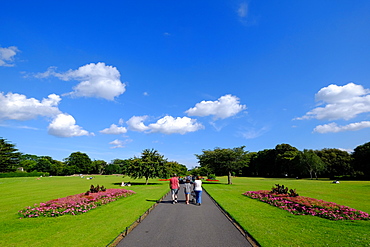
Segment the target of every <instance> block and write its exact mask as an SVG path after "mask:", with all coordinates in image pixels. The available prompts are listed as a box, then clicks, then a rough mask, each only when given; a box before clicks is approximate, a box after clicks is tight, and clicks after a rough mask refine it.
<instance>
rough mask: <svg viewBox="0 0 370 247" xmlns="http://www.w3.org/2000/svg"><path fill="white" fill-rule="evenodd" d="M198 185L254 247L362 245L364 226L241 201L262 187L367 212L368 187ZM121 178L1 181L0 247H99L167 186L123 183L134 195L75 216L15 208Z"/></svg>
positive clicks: (367, 233) (369, 237)
mask: <svg viewBox="0 0 370 247" xmlns="http://www.w3.org/2000/svg"><path fill="white" fill-rule="evenodd" d="M219 179H220V180H221V181H220V183H210V184H207V183H204V188H205V189H206V190H207V191H208V192H209V193H210V194H211V196H212V197H214V198H215V199H216V200H217V201H218V203H219V204H220V205H221V206H222V207H223V208H224V209H225V210H227V211H228V212H229V214H231V215H232V217H233V218H235V219H236V220H237V221H238V223H239V224H240V225H241V226H242V227H243V228H244V229H246V230H247V231H248V232H249V233H250V234H251V235H252V236H253V237H254V238H255V239H257V241H258V242H259V243H260V244H261V245H262V246H370V244H369V243H370V221H330V220H327V219H322V218H318V217H314V216H297V215H292V214H289V213H288V212H286V211H284V210H281V209H278V208H274V207H273V206H270V205H268V204H265V203H262V202H259V201H257V200H253V199H250V198H248V197H246V196H243V195H242V193H244V192H245V191H251V190H269V189H271V187H272V186H274V184H276V183H279V184H284V185H286V186H288V187H289V188H293V189H297V192H298V193H299V194H300V195H302V196H307V197H312V198H317V199H323V200H325V201H331V202H335V203H338V204H342V205H346V206H349V207H352V208H355V209H358V210H362V211H365V212H370V200H369V196H370V182H369V181H341V183H340V184H332V183H330V182H331V181H329V180H318V181H316V180H303V179H302V180H295V179H267V178H233V185H227V184H226V181H227V178H224V177H223V178H219ZM122 181H125V182H127V181H128V179H127V178H122V176H96V177H95V178H94V179H93V180H86V179H82V178H80V177H45V178H41V179H40V180H37V179H36V178H1V179H0V191H1V194H2V195H1V200H0V229H1V231H0V246H106V245H107V244H108V243H110V242H111V241H112V240H114V239H115V238H116V237H117V236H118V235H119V233H120V232H122V231H123V230H124V229H125V228H126V227H127V226H129V225H131V224H132V223H133V222H134V221H135V220H137V218H138V217H139V216H140V215H142V214H143V213H144V212H145V211H146V210H147V209H148V208H150V207H151V206H152V205H153V204H154V203H155V201H156V200H158V199H160V198H161V197H162V196H163V195H165V194H166V193H167V192H168V190H169V189H168V182H160V181H158V180H149V183H150V185H148V186H146V185H143V183H144V182H145V181H144V180H131V182H132V184H133V186H131V187H125V188H128V189H131V190H134V191H135V192H136V194H135V195H133V196H130V197H127V198H122V199H119V200H118V201H116V202H112V203H110V204H108V205H104V206H101V207H98V208H96V209H94V210H91V211H89V212H87V213H85V214H82V215H78V216H70V215H66V216H62V217H57V218H31V219H19V216H18V214H17V212H18V210H21V209H23V208H25V207H26V206H32V205H34V204H35V203H40V202H46V201H48V200H51V199H56V198H60V197H65V196H68V195H74V194H78V193H82V192H85V191H87V190H88V189H89V187H90V185H91V184H93V185H97V184H99V185H104V186H105V187H106V188H122V187H120V186H119V185H120V184H121V182H122Z"/></svg>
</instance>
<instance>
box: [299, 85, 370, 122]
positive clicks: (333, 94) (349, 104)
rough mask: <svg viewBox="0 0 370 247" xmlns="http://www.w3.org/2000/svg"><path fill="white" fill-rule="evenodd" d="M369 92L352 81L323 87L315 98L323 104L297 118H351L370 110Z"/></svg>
mask: <svg viewBox="0 0 370 247" xmlns="http://www.w3.org/2000/svg"><path fill="white" fill-rule="evenodd" d="M369 93H370V91H369V90H368V89H364V88H363V87H362V86H361V85H356V84H354V83H348V84H347V85H344V86H337V85H330V86H328V87H324V88H322V89H321V90H320V91H319V92H318V93H317V94H316V100H317V101H320V102H321V104H323V105H324V106H319V107H316V108H315V109H313V110H312V111H309V112H307V113H306V114H305V115H304V116H303V117H301V118H297V119H300V120H301V119H310V118H316V119H320V120H337V119H344V120H349V119H352V118H354V117H356V116H357V115H359V114H361V113H365V112H370V95H369Z"/></svg>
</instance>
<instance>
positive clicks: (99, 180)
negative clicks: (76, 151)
mask: <svg viewBox="0 0 370 247" xmlns="http://www.w3.org/2000/svg"><path fill="white" fill-rule="evenodd" d="M122 180H123V179H122V176H95V178H94V179H93V180H86V179H81V178H80V177H44V178H41V179H40V180H37V179H36V178H28V177H27V178H2V179H0V188H1V200H0V229H1V231H0V246H17V247H18V246H106V245H107V244H108V243H109V242H111V241H112V240H113V239H115V238H116V237H117V236H118V235H119V234H120V233H121V232H122V231H123V230H124V229H125V228H126V227H127V226H129V225H131V224H132V223H133V222H134V221H135V220H137V219H138V217H139V216H140V215H142V214H143V213H145V211H146V210H147V209H148V208H150V207H151V206H152V205H153V204H154V203H155V202H156V201H157V200H159V199H160V198H161V197H162V196H163V195H165V194H166V193H167V192H168V182H160V181H158V180H149V183H151V184H150V185H148V186H146V185H144V184H143V183H144V182H145V181H144V180H135V181H134V180H131V182H132V185H133V186H131V187H120V184H121V182H122ZM124 180H125V181H126V180H127V178H125V179H124ZM91 184H93V185H94V186H96V185H97V184H99V185H104V186H105V187H106V188H126V189H130V190H133V191H135V192H136V194H135V195H132V196H129V197H127V198H122V199H119V200H118V201H115V202H111V203H109V204H107V205H103V206H101V207H98V208H96V209H93V210H91V211H89V212H87V213H85V214H82V215H78V216H71V215H65V216H61V217H56V218H49V217H40V218H30V219H19V216H18V211H19V210H21V209H24V208H25V207H27V206H33V205H34V204H35V203H40V202H45V201H48V200H51V199H56V198H60V197H65V196H69V195H74V194H78V193H82V192H85V191H87V190H89V188H90V185H91Z"/></svg>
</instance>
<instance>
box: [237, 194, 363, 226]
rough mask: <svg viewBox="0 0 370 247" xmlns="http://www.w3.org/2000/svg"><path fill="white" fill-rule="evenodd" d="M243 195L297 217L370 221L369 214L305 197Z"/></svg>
mask: <svg viewBox="0 0 370 247" xmlns="http://www.w3.org/2000/svg"><path fill="white" fill-rule="evenodd" d="M243 195H246V196H248V197H250V198H253V199H257V200H260V201H262V202H265V203H268V204H270V205H273V206H275V207H278V208H281V209H284V210H286V211H288V212H290V213H292V214H295V215H312V216H318V217H322V218H326V219H330V220H370V215H369V214H368V213H365V212H362V211H359V210H356V209H353V208H349V207H347V206H342V205H338V204H336V203H333V202H326V201H323V200H317V199H313V198H309V197H304V196H297V197H289V196H286V195H278V194H271V193H270V192H269V191H266V190H260V191H247V192H245V193H244V194H243Z"/></svg>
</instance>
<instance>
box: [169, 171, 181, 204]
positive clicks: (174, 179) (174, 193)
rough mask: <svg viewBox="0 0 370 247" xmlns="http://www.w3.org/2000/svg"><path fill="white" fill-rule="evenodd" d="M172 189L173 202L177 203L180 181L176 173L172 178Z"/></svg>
mask: <svg viewBox="0 0 370 247" xmlns="http://www.w3.org/2000/svg"><path fill="white" fill-rule="evenodd" d="M170 189H171V197H172V203H173V204H175V203H177V194H178V193H179V189H180V182H179V179H178V178H177V175H176V174H173V176H172V178H170Z"/></svg>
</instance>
